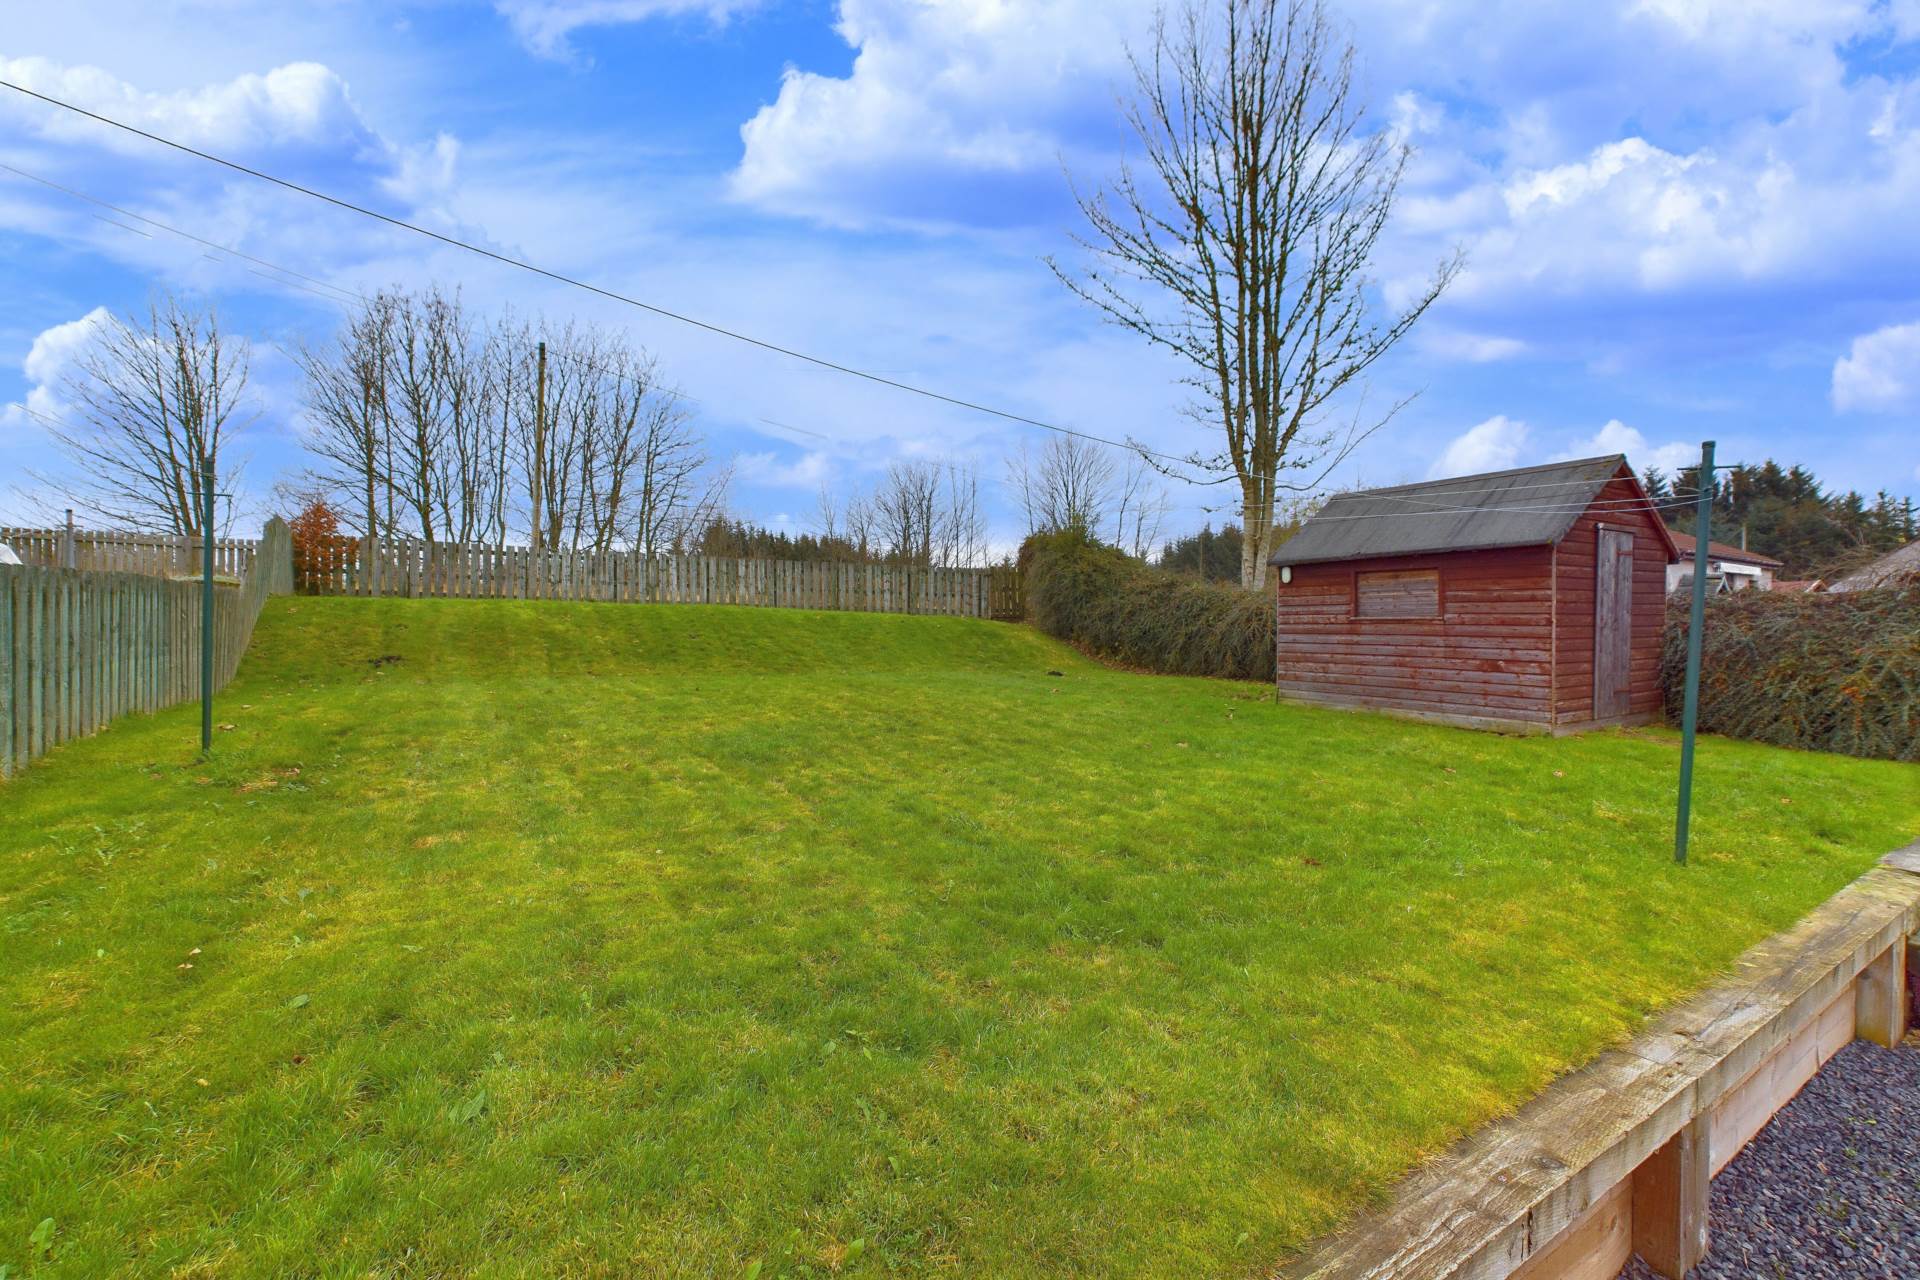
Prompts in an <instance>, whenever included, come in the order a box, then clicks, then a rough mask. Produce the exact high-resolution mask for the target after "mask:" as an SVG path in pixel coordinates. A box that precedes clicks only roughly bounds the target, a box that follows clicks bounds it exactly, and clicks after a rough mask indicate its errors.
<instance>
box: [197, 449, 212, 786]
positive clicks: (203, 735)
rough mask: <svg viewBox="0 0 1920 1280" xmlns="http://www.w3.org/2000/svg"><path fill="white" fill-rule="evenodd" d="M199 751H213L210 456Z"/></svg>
mask: <svg viewBox="0 0 1920 1280" xmlns="http://www.w3.org/2000/svg"><path fill="white" fill-rule="evenodd" d="M200 501H201V504H202V505H201V514H200V753H201V754H202V755H205V754H206V753H208V752H210V751H212V750H213V455H212V454H205V455H203V456H202V457H201V459H200Z"/></svg>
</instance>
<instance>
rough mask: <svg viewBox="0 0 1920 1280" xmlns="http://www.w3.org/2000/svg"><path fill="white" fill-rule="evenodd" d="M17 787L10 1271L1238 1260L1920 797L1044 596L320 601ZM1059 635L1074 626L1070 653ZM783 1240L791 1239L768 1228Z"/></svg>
mask: <svg viewBox="0 0 1920 1280" xmlns="http://www.w3.org/2000/svg"><path fill="white" fill-rule="evenodd" d="M254 646H255V647H254V650H253V652H252V653H251V654H250V655H249V656H248V659H247V662H246V665H245V667H244V669H243V671H242V673H241V677H240V679H239V680H238V681H237V682H236V683H235V684H234V685H233V686H232V688H231V689H230V690H229V692H228V693H227V694H226V695H224V696H223V698H222V699H221V702H220V704H219V710H218V718H219V719H220V720H221V721H222V722H225V723H227V724H230V725H231V726H232V728H231V730H229V731H225V732H222V733H221V734H220V735H219V740H218V742H217V743H216V753H215V755H214V757H213V759H212V761H211V762H210V763H207V764H204V765H202V764H197V763H195V762H194V759H193V755H192V748H193V747H194V745H196V736H195V731H196V728H197V725H196V716H197V709H196V708H193V707H182V708H176V709H174V710H172V711H168V712H164V713H162V714H160V715H157V716H152V717H134V718H130V719H128V720H126V721H124V722H122V723H120V724H117V725H115V726H114V727H113V729H112V730H111V731H109V732H107V733H105V734H102V735H100V736H98V737H96V738H93V739H90V740H88V741H84V742H80V743H75V744H72V745H70V746H68V747H66V748H63V749H61V750H60V751H58V752H56V753H55V754H54V755H53V756H51V757H50V758H48V759H47V760H45V761H42V762H41V763H39V764H37V765H36V766H34V767H33V768H31V769H30V770H28V771H27V772H25V773H24V774H23V775H22V776H21V777H19V778H18V779H16V780H14V781H13V782H11V783H8V784H5V785H4V786H0V946H4V954H5V956H6V964H5V966H4V971H3V972H0V1267H11V1268H12V1271H13V1273H14V1274H16V1275H36V1276H37V1275H41V1274H47V1275H72V1276H95V1275H106V1274H114V1273H128V1274H145V1275H173V1276H202V1275H205V1276H255V1275H258V1276H297V1275H316V1276H318V1275H327V1276H334V1275H339V1276H345V1275H389V1276H427V1275H446V1274H464V1273H469V1272H478V1273H483V1274H488V1275H528V1276H534V1275H555V1274H570V1275H608V1276H624V1275H642V1274H644V1275H662V1276H723V1277H724V1276H750V1275H758V1276H759V1277H762V1278H763V1280H764V1278H767V1277H772V1276H776V1275H826V1274H830V1273H835V1272H839V1273H843V1274H871V1275H880V1274H891V1275H907V1276H918V1275H966V1276H994V1277H1001V1276H1011V1277H1023V1276H1035V1277H1037V1276H1060V1275H1069V1274H1073V1275H1081V1274H1084V1275H1111V1276H1167V1275H1183V1276H1200V1275H1229V1276H1230V1275H1246V1274H1252V1273H1254V1272H1257V1271H1259V1270H1260V1269H1261V1268H1263V1267H1265V1266H1267V1265H1269V1264H1271V1263H1273V1262H1274V1261H1276V1260H1278V1259H1280V1258H1282V1257H1283V1256H1285V1255H1287V1254H1288V1253H1289V1252H1290V1251H1293V1250H1295V1249H1297V1248H1299V1247H1300V1246H1301V1245H1302V1244H1303V1243H1304V1242H1305V1241H1307V1240H1309V1239H1311V1238H1312V1237H1313V1236H1315V1235H1317V1234H1319V1233H1321V1232H1324V1231H1326V1230H1328V1229H1330V1228H1332V1227H1334V1226H1336V1225H1337V1224H1338V1223H1339V1222H1340V1220H1341V1219H1342V1218H1343V1217H1344V1216H1346V1215H1348V1214H1350V1213H1351V1212H1353V1211H1354V1210H1355V1209H1356V1208H1357V1207H1359V1206H1360V1205H1362V1204H1363V1203H1364V1202H1366V1201H1368V1200H1370V1199H1372V1198H1375V1197H1377V1196H1379V1195H1380V1194H1382V1193H1383V1191H1384V1189H1385V1188H1387V1187H1388V1186H1389V1185H1390V1184H1391V1182H1392V1180H1393V1179H1394V1178H1395V1177H1396V1176H1397V1175H1399V1174H1401V1173H1403V1172H1404V1171H1405V1170H1406V1169H1407V1168H1408V1167H1409V1166H1410V1165H1411V1164H1412V1163H1413V1162H1415V1161H1417V1160H1418V1159H1420V1158H1421V1157H1422V1156H1423V1155H1425V1154H1428V1153H1431V1152H1433V1151H1435V1150H1436V1149H1438V1148H1439V1147H1441V1146H1442V1145H1443V1144H1445V1143H1446V1142H1448V1141H1449V1140H1450V1139H1452V1138H1453V1137H1455V1136H1456V1135H1458V1134H1459V1133H1461V1132H1462V1131H1463V1130H1465V1129H1467V1128H1469V1127H1471V1126H1473V1125H1475V1124H1478V1123H1480V1122H1482V1121H1484V1120H1486V1119H1488V1118H1490V1117H1492V1116H1494V1115H1496V1114H1498V1113H1500V1112H1501V1111H1503V1110H1504V1109H1506V1108H1509V1107H1510V1106H1512V1105H1513V1104H1514V1103H1516V1102H1517V1101H1518V1100H1520V1099H1521V1098H1523V1097H1524V1096H1526V1095H1527V1094H1529V1093H1530V1092H1532V1091H1534V1090H1536V1089H1538V1088H1539V1087H1540V1086H1542V1085H1543V1084H1545V1083H1546V1082H1547V1081H1548V1080H1550V1079H1551V1078H1552V1077H1553V1076H1554V1075H1555V1074H1556V1073H1558V1072H1560V1071H1562V1070H1563V1069H1565V1068H1567V1067H1568V1066H1570V1065H1572V1064H1575V1063H1578V1062H1579V1061H1581V1060H1582V1059H1584V1058H1586V1057H1588V1056H1589V1055H1591V1054H1593V1053H1594V1052H1595V1051H1596V1050H1598V1049H1599V1048H1601V1047H1602V1046H1604V1045H1605V1044H1607V1043H1608V1042H1610V1041H1615V1040H1617V1039H1619V1038H1620V1037H1622V1036H1624V1035H1625V1034H1627V1033H1628V1032H1630V1031H1631V1030H1632V1029H1633V1028H1634V1027H1635V1025H1636V1024H1638V1023H1639V1022H1640V1021H1641V1020H1642V1019H1643V1018H1644V1017H1645V1016H1646V1015H1647V1013H1648V1012H1649V1011H1651V1010H1653V1009H1654V1008H1656V1007H1658V1006H1660V1005H1662V1004H1663V1003H1666V1002H1669V1001H1671V1000H1673V999H1675V998H1676V997H1678V996H1680V995H1682V994H1683V993H1685V992H1686V991H1688V990H1689V989H1691V988H1695V987H1697V986H1698V985H1700V984H1701V983H1703V982H1704V981H1706V980H1708V979H1709V978H1710V977H1711V976H1712V975H1714V973H1715V972H1716V971H1718V970H1721V969H1723V968H1724V967H1725V966H1726V965H1727V964H1728V963H1729V962H1730V961H1731V960H1732V959H1733V958H1734V957H1735V956H1736V955H1737V954H1738V953H1739V952H1740V951H1741V950H1742V949H1743V948H1744V947H1746V946H1747V945H1749V944H1751V943H1753V942H1754V941H1756V940H1758V939H1759V938H1761V937H1763V936H1764V935H1766V934H1768V933H1770V932H1773V931H1775V930H1778V929H1780V928H1782V927H1784V926H1785V925H1787V924H1788V923H1790V922H1791V921H1792V920H1794V919H1795V918H1797V917H1798V916H1800V915H1802V914H1804V913H1805V912H1806V911H1807V910H1809V909H1810V908H1811V907H1813V906H1814V905H1815V904H1816V903H1818V902H1819V901H1820V900H1821V899H1822V898H1824V897H1826V896H1827V895H1829V894H1831V893H1832V892H1834V891H1835V890H1837V889H1839V888H1840V887H1841V886H1842V885H1843V884H1845V883H1846V882H1847V881H1848V880H1849V879H1851V878H1852V877H1854V876H1855V875H1857V874H1858V873H1859V872H1861V871H1862V870H1863V869H1865V868H1866V867H1867V866H1868V865H1869V864H1870V863H1871V862H1872V860H1873V859H1874V858H1875V857H1876V856H1877V855H1879V854H1880V853H1882V852H1884V851H1885V850H1887V849H1889V848H1892V847H1894V846H1896V845H1897V844H1900V843H1902V842H1904V841H1905V840H1907V839H1908V838H1910V837H1911V835H1912V834H1913V833H1914V831H1915V830H1916V829H1920V770H1916V769H1915V768H1913V767H1911V766H1901V765H1893V764H1885V763H1878V762H1869V761H1861V760H1852V759H1843V758H1839V757H1829V756H1820V755H1812V754H1803V753H1794V752H1788V751H1781V750H1775V749H1770V748H1764V747H1757V746H1752V745H1748V744H1741V743H1734V742H1727V741H1718V740H1708V741H1706V742H1704V743H1703V745H1702V749H1701V753H1700V769H1699V777H1700V784H1699V799H1698V803H1697V807H1696V815H1697V816H1696V823H1697V825H1696V828H1695V845H1694V850H1695V860H1694V863H1693V865H1692V866H1690V867H1688V868H1685V869H1678V868H1675V867H1674V866H1673V865H1672V864H1671V862H1670V860H1669V847H1670V846H1669V841H1670V822H1671V803H1672V786H1673V779H1674V773H1675V763H1676V757H1677V752H1676V750H1675V747H1676V742H1675V739H1674V737H1673V736H1672V735H1670V734H1667V733H1664V732H1644V733H1635V734H1621V733H1613V734H1595V735H1591V736H1587V737H1582V738H1575V739H1567V740H1560V741H1553V740H1540V739H1509V738H1500V737H1494V736H1490V735H1485V734H1476V733H1469V732H1463V731H1457V730H1449V729H1443V728H1438V727H1429V726H1421V725H1411V724H1407V723H1402V722H1399V721H1394V720H1389V719H1385V718H1381V717H1375V716H1366V715H1353V714H1343V713H1339V712H1332V711H1321V710H1313V709H1306V708H1297V707H1287V706H1276V705H1274V704H1273V703H1272V702H1270V701H1267V700H1265V691H1264V690H1263V689H1261V688H1259V687H1257V686H1245V685H1235V684H1228V683H1221V682H1211V681H1202V680H1190V679H1176V678H1167V677H1151V676H1138V675H1129V674H1124V673H1119V672H1113V671H1108V670H1104V669H1101V668H1099V667H1096V666H1094V665H1092V664H1089V663H1088V662H1086V661H1083V660H1081V659H1080V658H1078V657H1077V656H1076V655H1074V654H1073V653H1071V652H1070V651H1068V650H1066V649H1064V648H1062V647H1061V646H1059V645H1056V644H1054V643H1052V642H1050V641H1048V640H1045V639H1044V638H1042V637H1040V636H1038V635H1036V634H1034V633H1032V632H1030V631H1028V630H1027V629H1025V628H1019V627H1009V626H1004V625H997V624H990V623H982V622H971V621H962V620H946V619H925V618H905V617H884V616H860V615H832V614H807V613H797V612H782V611H776V610H747V609H716V608H695V607H657V608H616V607H610V606H594V605H583V606H568V605H552V604H512V603H490V602H394V601H354V600H334V601H318V600H283V601H276V602H274V603H272V604H271V605H270V606H269V609H268V612H267V614H266V615H265V617H263V619H262V621H261V626H260V630H259V632H258V635H257V637H256V639H255V641H254ZM1056 672H1057V673H1060V674H1057V675H1056V674H1052V673H1056ZM756 1267H758V1268H759V1270H758V1271H757V1272H756V1271H755V1270H754V1269H755V1268H756Z"/></svg>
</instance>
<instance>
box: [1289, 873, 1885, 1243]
mask: <svg viewBox="0 0 1920 1280" xmlns="http://www.w3.org/2000/svg"><path fill="white" fill-rule="evenodd" d="M1916 927H1920V841H1916V842H1915V843H1914V844H1912V845H1909V846H1907V847H1906V848H1904V849H1901V850H1899V851H1898V852H1895V853H1892V854H1889V855H1887V856H1886V857H1885V858H1883V859H1882V860H1881V863H1880V865H1878V866H1876V867H1874V868H1873V869H1872V870H1870V871H1868V872H1867V873H1866V874H1865V875H1863V876H1861V877H1860V878H1859V879H1857V880H1855V881H1854V882H1853V883H1852V884H1850V885H1848V886H1847V887H1846V888H1845V889H1843V890H1841V891H1840V892H1839V893H1838V894H1836V895H1834V896H1833V897H1832V898H1830V899H1828V900H1827V901H1826V902H1825V903H1823V904H1821V906H1819V907H1818V908H1816V909H1815V910H1814V911H1813V913H1812V914H1810V915H1809V916H1807V917H1806V918H1805V919H1804V920H1802V921H1800V922H1799V923H1798V924H1796V925H1794V926H1793V927H1792V928H1790V929H1787V930H1786V931H1784V932H1782V933H1779V934H1775V935H1774V936H1773V937H1771V938H1768V939H1766V940H1765V941H1763V942H1761V943H1760V944H1758V945H1757V946H1755V947H1753V948H1752V949H1750V950H1749V951H1748V952H1747V953H1746V954H1745V955H1744V956H1742V957H1741V958H1740V960H1739V962H1738V963H1737V965H1736V969H1735V975H1734V976H1733V977H1732V978H1731V979H1729V980H1728V981H1726V982H1724V983H1721V984H1720V985H1718V986H1716V987H1713V988H1711V989H1709V990H1707V991H1705V992H1702V993H1701V994H1699V995H1697V996H1694V997H1692V998H1690V999H1688V1000H1686V1001H1683V1002H1682V1003H1680V1004H1679V1005H1676V1006H1675V1007H1673V1008H1672V1009H1670V1010H1667V1011H1666V1012H1664V1013H1662V1014H1659V1015H1657V1016H1655V1018H1654V1019H1653V1020H1652V1022H1651V1023H1650V1024H1649V1025H1648V1026H1647V1028H1646V1029H1645V1030H1644V1031H1642V1032H1641V1033H1640V1034H1639V1035H1638V1036H1636V1037H1634V1039H1633V1040H1632V1041H1631V1042H1630V1043H1628V1044H1627V1045H1625V1046H1623V1047H1621V1048H1619V1049H1614V1050H1610V1051H1608V1052H1605V1053H1602V1054H1601V1055H1600V1056H1599V1057H1598V1058H1596V1059H1594V1061H1592V1062H1591V1063H1589V1064H1588V1065H1587V1066H1585V1067H1583V1068H1581V1069H1579V1070H1577V1071H1574V1072H1572V1073H1570V1074H1569V1075H1566V1076H1564V1077H1562V1078H1561V1079H1560V1080H1558V1081H1556V1082H1555V1083H1553V1084H1552V1085H1550V1086H1548V1087H1547V1088H1546V1089H1545V1090H1543V1091H1542V1092H1541V1093H1540V1094H1538V1095H1536V1096H1535V1097H1534V1098H1532V1099H1531V1100H1530V1101H1528V1102H1526V1103H1525V1104H1523V1105H1522V1106H1521V1107H1520V1109H1519V1110H1518V1111H1517V1112H1515V1113H1514V1114H1513V1115H1512V1116H1510V1117H1507V1118H1506V1119H1503V1120H1500V1121H1496V1122H1495V1123H1493V1124H1491V1125H1488V1126H1486V1127H1485V1128H1483V1129H1481V1130H1480V1131H1479V1132H1477V1133H1475V1134H1472V1135H1470V1136H1468V1137H1467V1138H1465V1139H1463V1140H1462V1141H1461V1142H1459V1143H1458V1144H1456V1145H1455V1146H1454V1147H1453V1148H1452V1149H1451V1150H1449V1151H1448V1152H1447V1153H1446V1154H1444V1155H1442V1156H1440V1157H1439V1158H1437V1159H1435V1160H1433V1161H1431V1162H1429V1163H1428V1164H1427V1165H1426V1166H1424V1167H1423V1168H1421V1169H1420V1170H1418V1171H1417V1172H1415V1173H1414V1174H1412V1175H1411V1176H1410V1177H1408V1178H1407V1179H1406V1181H1405V1182H1403V1183H1402V1184H1401V1188H1400V1190H1399V1192H1398V1194H1397V1195H1396V1196H1395V1198H1394V1201H1393V1202H1392V1204H1390V1205H1389V1206H1387V1207H1386V1208H1385V1209H1383V1210H1381V1211H1379V1212H1377V1213H1373V1214H1369V1215H1367V1216H1365V1217H1363V1218H1362V1219H1361V1220H1360V1221H1359V1222H1357V1223H1356V1224H1354V1225H1353V1226H1352V1227H1350V1228H1348V1229H1346V1230H1344V1231H1341V1232H1338V1233H1337V1234H1335V1235H1333V1236H1330V1237H1328V1238H1326V1239H1324V1240H1322V1241H1320V1242H1319V1243H1318V1244H1316V1245H1314V1246H1313V1247H1311V1248H1310V1249H1309V1250H1308V1252H1307V1253H1306V1254H1305V1255H1303V1256H1302V1257H1300V1258H1299V1259H1297V1260H1295V1261H1293V1262H1292V1263H1290V1264H1288V1265H1286V1266H1284V1267H1282V1268H1281V1269H1280V1270H1279V1271H1278V1272H1277V1280H1362V1278H1364V1280H1507V1278H1508V1277H1518V1278H1519V1280H1551V1278H1560V1277H1568V1278H1573V1277H1579V1278H1581V1280H1587V1278H1591V1280H1611V1278H1612V1277H1613V1276H1614V1275H1615V1274H1616V1273H1617V1272H1618V1271H1619V1269H1620V1267H1621V1266H1622V1265H1624V1264H1625V1262H1626V1261H1627V1258H1628V1257H1630V1256H1631V1254H1632V1253H1634V1252H1639V1253H1640V1254H1641V1256H1642V1257H1643V1258H1644V1259H1645V1260H1646V1261H1647V1263H1648V1264H1649V1265H1650V1266H1652V1267H1653V1268H1654V1269H1655V1270H1656V1271H1658V1272H1659V1273H1661V1274H1663V1275H1667V1276H1670V1277H1675V1278H1676V1280H1677V1278H1678V1277H1681V1276H1684V1275H1685V1273H1686V1271H1687V1270H1688V1269H1690V1268H1691V1267H1692V1266H1693V1265H1694V1264H1696V1263H1697V1262H1699V1261H1700V1259H1701V1258H1702V1257H1704V1256H1705V1254H1706V1250H1707V1248H1708V1244H1709V1232H1710V1224H1709V1223H1708V1221H1707V1216H1706V1208H1707V1206H1706V1199H1707V1183H1708V1180H1709V1179H1710V1178H1711V1176H1712V1174H1713V1173H1716V1172H1718V1171H1719V1170H1720V1169H1721V1168H1722V1167H1724V1166H1725V1165H1726V1163H1727V1161H1729V1160H1731V1159H1732V1157H1733V1155H1734V1153H1735V1152H1736V1151H1737V1150H1738V1149H1739V1148H1740V1147H1742V1146H1744V1145H1745V1144H1746V1143H1747V1142H1748V1141H1749V1140H1750V1139H1751V1138H1752V1137H1753V1135H1754V1134H1755V1133H1757V1132H1758V1131H1759V1129H1760V1128H1761V1127H1762V1126H1764V1124H1765V1123H1766V1120H1767V1119H1768V1118H1769V1117H1771V1116H1772V1114H1773V1113H1774V1112H1775V1111H1777V1110H1778V1109H1779V1108H1780V1107H1781V1106H1782V1105H1784V1104H1785V1103H1786V1101H1787V1100H1788V1099H1789V1098H1791V1097H1792V1096H1793V1094H1794V1093H1796V1092H1798V1090H1799V1089H1800V1087H1801V1086H1802V1085H1803V1084H1805V1083H1806V1081H1807V1080H1808V1079H1810V1078H1811V1077H1812V1075H1813V1073H1814V1072H1815V1071H1816V1070H1818V1069H1819V1066H1820V1065H1821V1064H1822V1063H1824V1062H1825V1061H1826V1060H1827V1058H1829V1057H1831V1056H1832V1055H1833V1054H1834V1053H1835V1052H1837V1051H1838V1050H1839V1049H1840V1048H1842V1047H1844V1046H1845V1045H1846V1043H1847V1042H1849V1041H1851V1040H1852V1039H1854V1038H1855V1036H1856V1035H1858V1036H1860V1037H1862V1038H1866V1039H1872V1040H1874V1041H1876V1042H1878V1043H1881V1044H1885V1045H1892V1044H1894V1043H1897V1042H1898V1040H1899V1038H1900V1036H1901V1035H1902V1034H1904V1031H1905V1014H1906V1008H1907V1005H1906V984H1907V974H1906V963H1907V962H1906V954H1907V947H1906V940H1907V937H1908V935H1909V934H1911V933H1913V932H1914V930H1915V928H1916Z"/></svg>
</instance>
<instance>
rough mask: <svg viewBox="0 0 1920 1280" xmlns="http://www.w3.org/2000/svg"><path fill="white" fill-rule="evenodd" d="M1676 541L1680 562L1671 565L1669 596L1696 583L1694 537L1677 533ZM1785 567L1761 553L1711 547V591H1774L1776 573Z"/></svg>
mask: <svg viewBox="0 0 1920 1280" xmlns="http://www.w3.org/2000/svg"><path fill="white" fill-rule="evenodd" d="M1673 541H1674V543H1675V545H1677V546H1678V547H1679V548H1680V559H1679V560H1677V561H1675V562H1674V563H1672V564H1670V565H1668V566H1667V593H1668V594H1669V595H1671V594H1672V593H1673V592H1675V591H1678V590H1679V589H1680V588H1682V587H1684V586H1686V585H1687V584H1688V583H1690V582H1692V581H1693V535H1692V534H1690V533H1679V532H1676V533H1675V534H1674V535H1673ZM1785 567H1786V565H1785V563H1784V562H1783V561H1779V560H1775V559H1774V558H1773V557H1772V556H1764V555H1761V554H1760V553H1759V552H1758V551H1747V550H1744V549H1743V548H1740V547H1730V546H1728V545H1727V544H1726V543H1724V542H1709V543H1708V544H1707V589H1708V590H1710V591H1749V590H1752V591H1771V590H1773V575H1774V571H1775V570H1777V569H1784V568H1785Z"/></svg>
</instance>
